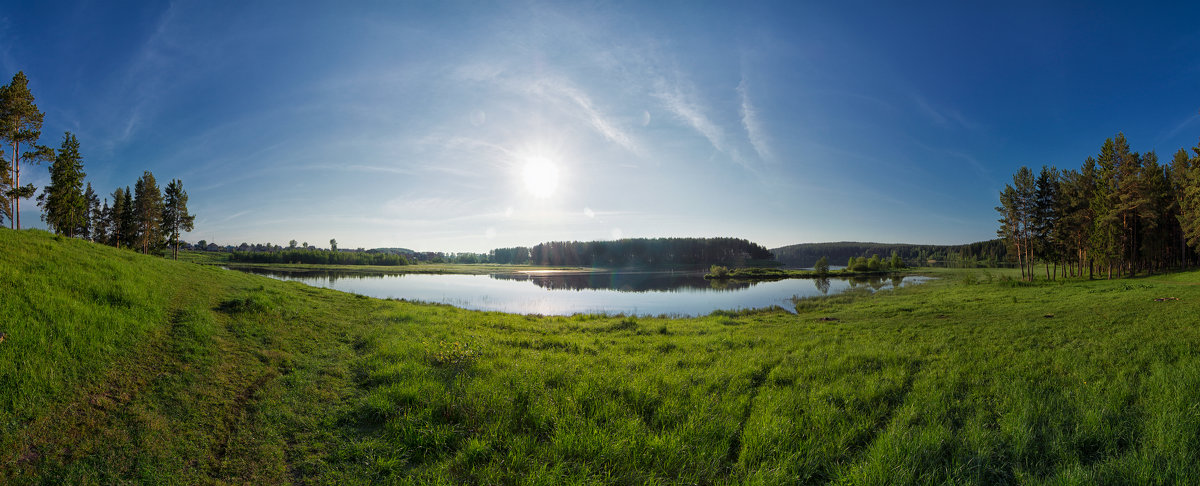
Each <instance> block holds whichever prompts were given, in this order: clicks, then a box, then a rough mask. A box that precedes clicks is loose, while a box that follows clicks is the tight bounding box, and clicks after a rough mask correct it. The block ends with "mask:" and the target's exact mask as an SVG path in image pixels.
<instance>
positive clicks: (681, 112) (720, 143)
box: [654, 77, 729, 153]
mask: <svg viewBox="0 0 1200 486" xmlns="http://www.w3.org/2000/svg"><path fill="white" fill-rule="evenodd" d="M654 96H655V97H656V98H658V99H659V100H660V101H662V103H663V105H664V106H665V107H666V109H667V110H668V111H670V112H671V113H672V114H673V115H675V116H676V117H678V118H679V119H680V120H682V121H683V122H684V123H686V124H687V125H688V126H690V127H691V128H692V129H694V130H696V131H697V132H699V133H700V135H703V136H704V138H705V139H707V140H708V143H709V144H711V145H712V146H713V148H715V149H717V150H718V151H720V152H723V153H728V152H729V151H728V148H727V145H726V142H725V132H724V131H723V130H721V127H719V126H717V124H716V123H713V121H712V119H710V118H709V117H708V115H706V114H705V111H706V110H705V108H704V107H703V106H702V105H701V104H700V102H699V101H698V100H697V99H696V97H695V96H694V95H692V94H690V93H689V92H686V91H684V89H683V87H682V86H680V85H679V83H669V82H668V81H667V80H666V79H665V78H661V77H660V78H658V79H657V80H655V82H654Z"/></svg>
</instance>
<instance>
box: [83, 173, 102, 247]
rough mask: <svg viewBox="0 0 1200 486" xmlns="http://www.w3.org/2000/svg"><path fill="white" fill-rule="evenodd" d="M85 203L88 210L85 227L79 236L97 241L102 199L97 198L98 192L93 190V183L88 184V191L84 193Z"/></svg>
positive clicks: (86, 211)
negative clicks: (97, 221) (97, 226)
mask: <svg viewBox="0 0 1200 486" xmlns="http://www.w3.org/2000/svg"><path fill="white" fill-rule="evenodd" d="M83 201H84V205H85V206H86V210H85V211H84V213H83V226H82V227H80V228H79V236H81V237H83V238H87V239H88V240H90V241H96V234H95V233H96V230H97V228H96V216H97V215H98V214H99V213H100V198H98V197H96V191H94V190H92V183H91V182H89V183H87V189H84V191H83Z"/></svg>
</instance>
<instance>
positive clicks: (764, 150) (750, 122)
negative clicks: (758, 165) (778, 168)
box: [737, 76, 774, 161]
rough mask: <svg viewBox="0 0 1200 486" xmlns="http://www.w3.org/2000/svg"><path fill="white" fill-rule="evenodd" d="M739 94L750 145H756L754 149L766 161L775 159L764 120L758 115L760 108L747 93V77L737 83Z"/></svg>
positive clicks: (743, 123) (743, 124) (743, 121)
mask: <svg viewBox="0 0 1200 486" xmlns="http://www.w3.org/2000/svg"><path fill="white" fill-rule="evenodd" d="M737 92H738V96H740V97H741V100H742V106H741V112H742V127H743V128H745V129H746V137H747V138H749V139H750V145H752V146H753V147H754V151H755V152H758V157H759V158H761V159H762V160H764V161H771V160H774V156H773V155H772V153H771V147H770V144H769V140H768V138H767V134H766V133H765V132H766V130H765V129H764V128H763V126H762V121H761V120H760V119H759V117H758V110H757V109H756V108H755V107H754V104H753V103H751V102H750V95H749V94H748V93H747V88H746V77H745V76H742V81H741V82H740V83H738V85H737Z"/></svg>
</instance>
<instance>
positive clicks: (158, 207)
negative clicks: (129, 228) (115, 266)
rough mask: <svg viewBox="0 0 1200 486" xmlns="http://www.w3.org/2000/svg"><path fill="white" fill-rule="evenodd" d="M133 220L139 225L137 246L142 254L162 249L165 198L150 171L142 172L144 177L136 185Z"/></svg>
mask: <svg viewBox="0 0 1200 486" xmlns="http://www.w3.org/2000/svg"><path fill="white" fill-rule="evenodd" d="M133 191H134V200H133V209H134V210H133V215H134V217H133V220H134V222H135V223H136V224H137V245H136V246H139V247H141V248H142V253H147V254H148V253H150V251H152V250H158V249H159V248H162V247H163V245H164V244H165V242H164V241H163V231H162V222H163V198H162V192H161V191H159V189H158V183H157V182H155V180H154V174H151V173H150V171H144V172H142V177H141V178H140V179H138V181H137V184H135V185H134V189H133Z"/></svg>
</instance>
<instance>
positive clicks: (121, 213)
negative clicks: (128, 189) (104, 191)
mask: <svg viewBox="0 0 1200 486" xmlns="http://www.w3.org/2000/svg"><path fill="white" fill-rule="evenodd" d="M112 198H113V205H112V207H111V208H109V211H108V218H107V219H108V227H109V229H108V244H110V245H112V246H115V247H117V248H120V247H121V245H122V244H124V243H125V240H126V239H128V235H127V234H126V230H127V228H128V226H129V225H128V224H126V222H125V189H121V188H120V187H118V188H117V190H115V191H113V193H112Z"/></svg>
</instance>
